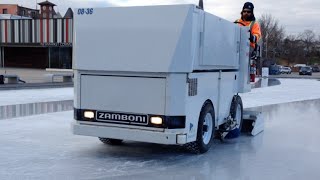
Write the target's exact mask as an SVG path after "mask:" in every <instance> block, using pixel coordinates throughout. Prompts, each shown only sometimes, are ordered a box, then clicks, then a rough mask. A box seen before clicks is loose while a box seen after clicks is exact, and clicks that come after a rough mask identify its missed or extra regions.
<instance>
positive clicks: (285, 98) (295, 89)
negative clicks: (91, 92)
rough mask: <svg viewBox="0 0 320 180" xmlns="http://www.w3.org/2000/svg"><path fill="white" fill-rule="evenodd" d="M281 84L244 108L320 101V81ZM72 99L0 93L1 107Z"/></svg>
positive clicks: (43, 92) (257, 93)
mask: <svg viewBox="0 0 320 180" xmlns="http://www.w3.org/2000/svg"><path fill="white" fill-rule="evenodd" d="M280 82H281V84H280V85H277V86H270V87H264V88H256V89H252V91H251V92H249V93H244V94H241V97H242V100H243V103H244V107H245V108H250V107H256V106H263V105H272V104H279V103H286V102H294V101H302V100H311V99H320V81H318V80H308V79H280ZM72 99H73V88H55V89H28V90H25V89H24V90H9V91H0V106H4V105H14V104H27V103H34V102H50V101H61V100H72Z"/></svg>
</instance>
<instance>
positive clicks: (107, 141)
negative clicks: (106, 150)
mask: <svg viewBox="0 0 320 180" xmlns="http://www.w3.org/2000/svg"><path fill="white" fill-rule="evenodd" d="M99 140H100V141H101V142H103V143H104V144H108V145H120V144H122V141H123V140H121V139H110V138H102V137H99Z"/></svg>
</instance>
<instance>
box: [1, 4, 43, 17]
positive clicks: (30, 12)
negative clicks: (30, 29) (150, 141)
mask: <svg viewBox="0 0 320 180" xmlns="http://www.w3.org/2000/svg"><path fill="white" fill-rule="evenodd" d="M0 14H11V15H16V16H22V17H30V18H38V17H39V14H40V13H39V10H37V9H31V8H26V7H22V6H18V5H17V4H0Z"/></svg>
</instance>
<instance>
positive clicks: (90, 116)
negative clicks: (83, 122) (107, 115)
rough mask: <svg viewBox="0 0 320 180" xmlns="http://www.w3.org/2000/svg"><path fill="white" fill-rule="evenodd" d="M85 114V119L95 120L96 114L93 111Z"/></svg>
mask: <svg viewBox="0 0 320 180" xmlns="http://www.w3.org/2000/svg"><path fill="white" fill-rule="evenodd" d="M83 114H84V117H85V118H88V119H93V118H94V112H92V111H85V112H84V113H83Z"/></svg>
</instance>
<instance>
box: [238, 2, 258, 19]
mask: <svg viewBox="0 0 320 180" xmlns="http://www.w3.org/2000/svg"><path fill="white" fill-rule="evenodd" d="M253 9H254V6H253V4H252V3H251V2H246V3H244V5H243V8H242V11H241V19H242V20H244V21H254V20H255V17H254V14H253Z"/></svg>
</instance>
